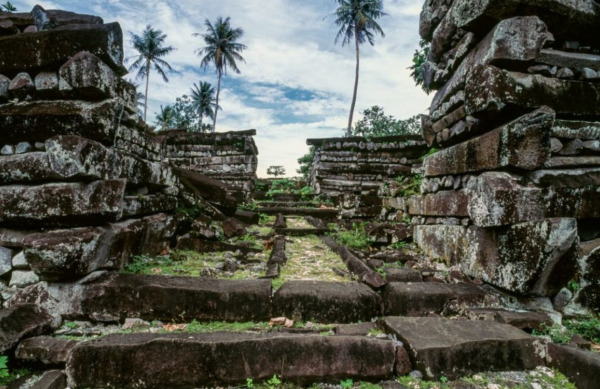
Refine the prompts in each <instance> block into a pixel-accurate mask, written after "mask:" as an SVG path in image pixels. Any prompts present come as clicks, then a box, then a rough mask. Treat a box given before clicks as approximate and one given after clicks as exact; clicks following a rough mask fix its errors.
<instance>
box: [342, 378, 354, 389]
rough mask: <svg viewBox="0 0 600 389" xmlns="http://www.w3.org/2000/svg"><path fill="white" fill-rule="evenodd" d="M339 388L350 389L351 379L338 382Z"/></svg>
mask: <svg viewBox="0 0 600 389" xmlns="http://www.w3.org/2000/svg"><path fill="white" fill-rule="evenodd" d="M340 386H341V387H342V389H350V388H351V387H353V386H354V381H352V379H351V378H348V379H347V380H342V381H340Z"/></svg>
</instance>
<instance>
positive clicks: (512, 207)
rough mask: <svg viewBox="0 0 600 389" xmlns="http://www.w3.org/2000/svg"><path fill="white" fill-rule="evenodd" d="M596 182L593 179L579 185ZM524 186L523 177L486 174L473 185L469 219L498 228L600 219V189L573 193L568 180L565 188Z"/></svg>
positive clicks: (578, 189)
mask: <svg viewBox="0 0 600 389" xmlns="http://www.w3.org/2000/svg"><path fill="white" fill-rule="evenodd" d="M546 178H548V175H546ZM571 181H574V179H572V180H571ZM593 181H594V175H591V176H589V177H582V178H580V179H578V180H576V181H575V182H580V183H581V182H583V183H586V182H593ZM522 182H523V180H522V178H520V177H519V176H513V175H510V174H508V173H502V172H486V173H483V174H481V175H480V176H478V177H477V178H476V179H473V180H471V181H469V183H468V185H467V188H468V190H469V216H470V217H471V219H472V220H473V223H474V224H475V225H477V226H479V227H498V226H503V225H510V224H515V223H521V222H528V221H539V220H542V219H544V218H552V217H574V218H577V219H586V218H597V217H600V208H599V207H598V206H597V204H598V202H599V201H600V191H598V188H597V187H596V186H589V185H588V186H583V187H580V188H574V189H573V188H570V187H569V186H573V185H569V181H567V180H565V182H564V185H556V186H554V185H551V186H547V187H545V188H538V187H536V186H533V185H532V184H521V183H522Z"/></svg>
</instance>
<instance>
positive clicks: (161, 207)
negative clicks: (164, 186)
mask: <svg viewBox="0 0 600 389" xmlns="http://www.w3.org/2000/svg"><path fill="white" fill-rule="evenodd" d="M175 208H177V197H174V196H165V195H160V194H158V195H149V196H125V197H123V218H130V217H136V216H138V217H139V216H143V215H151V214H156V213H161V212H169V211H174V210H175Z"/></svg>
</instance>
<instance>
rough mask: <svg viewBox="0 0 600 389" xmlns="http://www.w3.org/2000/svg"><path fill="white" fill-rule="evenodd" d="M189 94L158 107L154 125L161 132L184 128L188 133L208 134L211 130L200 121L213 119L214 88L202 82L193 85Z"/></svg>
mask: <svg viewBox="0 0 600 389" xmlns="http://www.w3.org/2000/svg"><path fill="white" fill-rule="evenodd" d="M190 92H191V94H190V95H187V94H185V95H183V96H180V97H178V98H176V99H175V103H174V104H171V105H167V106H166V107H164V108H163V106H161V107H160V113H158V114H157V115H156V117H155V124H156V125H157V126H158V127H159V128H160V129H161V130H167V129H174V128H185V129H186V130H187V131H189V132H209V131H210V130H211V129H212V127H211V125H210V124H206V123H203V122H202V119H203V117H208V118H211V119H212V118H213V117H214V107H215V103H214V102H215V98H214V88H213V87H212V85H211V84H209V83H207V82H205V81H202V82H201V83H200V85H197V84H196V83H194V85H193V87H192V89H191V91H190Z"/></svg>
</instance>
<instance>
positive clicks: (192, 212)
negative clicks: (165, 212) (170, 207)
mask: <svg viewBox="0 0 600 389" xmlns="http://www.w3.org/2000/svg"><path fill="white" fill-rule="evenodd" d="M175 213H177V214H179V215H183V216H185V218H186V219H187V220H188V221H192V220H194V219H196V218H197V217H198V216H200V215H202V207H201V206H200V205H193V206H191V207H185V206H179V207H177V208H176V209H175Z"/></svg>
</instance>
